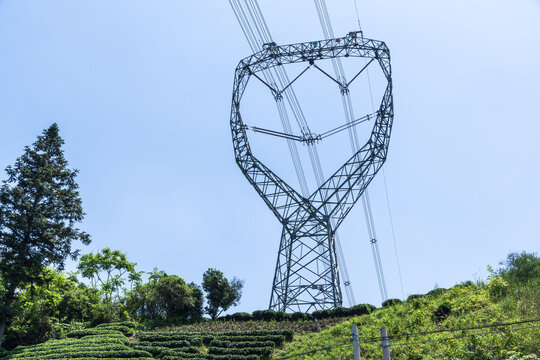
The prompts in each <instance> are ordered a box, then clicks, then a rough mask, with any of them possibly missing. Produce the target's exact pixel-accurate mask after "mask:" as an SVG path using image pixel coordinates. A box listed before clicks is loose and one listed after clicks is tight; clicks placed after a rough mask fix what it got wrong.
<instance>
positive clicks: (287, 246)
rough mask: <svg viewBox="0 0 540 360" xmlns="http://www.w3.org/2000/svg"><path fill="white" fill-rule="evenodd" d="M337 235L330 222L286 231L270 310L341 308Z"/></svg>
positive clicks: (281, 244) (310, 223) (313, 223)
mask: <svg viewBox="0 0 540 360" xmlns="http://www.w3.org/2000/svg"><path fill="white" fill-rule="evenodd" d="M341 304H342V296H341V288H340V285H339V275H338V267H337V259H336V248H335V240H334V232H333V230H332V228H331V226H330V224H329V223H328V222H326V223H323V222H314V221H308V222H307V223H305V224H304V225H303V226H302V227H300V229H297V230H295V231H291V230H289V229H287V227H284V229H283V232H282V235H281V242H280V247H279V251H278V259H277V263H276V271H275V274H274V284H273V286H272V295H271V298H270V309H273V310H275V311H304V312H307V311H314V310H323V309H330V308H334V307H337V306H341Z"/></svg>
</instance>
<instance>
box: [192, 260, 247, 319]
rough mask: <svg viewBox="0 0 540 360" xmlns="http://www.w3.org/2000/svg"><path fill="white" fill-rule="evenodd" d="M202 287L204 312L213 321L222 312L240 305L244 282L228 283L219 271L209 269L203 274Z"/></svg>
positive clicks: (235, 280) (236, 280)
mask: <svg viewBox="0 0 540 360" xmlns="http://www.w3.org/2000/svg"><path fill="white" fill-rule="evenodd" d="M202 287H203V289H204V291H205V292H206V301H207V306H206V307H205V310H206V312H207V313H208V315H210V316H211V317H212V319H215V318H216V317H218V316H219V314H221V313H222V312H223V311H227V309H229V308H230V307H231V306H236V305H238V304H239V303H240V298H241V297H242V288H243V287H244V282H243V281H242V280H239V279H236V278H233V279H232V280H231V281H229V280H227V279H226V278H225V276H224V275H223V273H222V272H221V271H219V270H216V269H212V268H210V269H208V270H206V272H205V273H204V274H203V283H202Z"/></svg>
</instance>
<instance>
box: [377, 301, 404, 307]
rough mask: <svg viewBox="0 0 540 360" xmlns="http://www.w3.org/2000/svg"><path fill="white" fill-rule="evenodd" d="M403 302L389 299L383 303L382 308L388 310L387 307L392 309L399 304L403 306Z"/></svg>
mask: <svg viewBox="0 0 540 360" xmlns="http://www.w3.org/2000/svg"><path fill="white" fill-rule="evenodd" d="M402 302H403V301H401V300H400V299H388V300H385V301H383V303H382V307H383V308H387V307H391V306H394V305H397V304H401V303H402Z"/></svg>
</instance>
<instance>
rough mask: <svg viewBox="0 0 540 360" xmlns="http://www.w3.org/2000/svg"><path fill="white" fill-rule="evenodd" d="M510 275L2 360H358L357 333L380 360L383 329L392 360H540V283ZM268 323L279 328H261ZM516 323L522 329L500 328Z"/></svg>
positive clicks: (133, 331)
mask: <svg viewBox="0 0 540 360" xmlns="http://www.w3.org/2000/svg"><path fill="white" fill-rule="evenodd" d="M502 275H504V276H493V277H492V278H491V280H490V281H489V282H488V283H487V284H484V283H480V284H474V283H472V282H467V283H464V284H460V285H456V286H454V287H452V288H450V289H435V290H432V291H430V292H429V293H428V294H425V295H411V296H409V298H408V299H407V300H406V301H404V302H401V301H399V300H390V301H387V302H386V303H385V304H384V307H382V308H379V309H374V310H372V311H371V312H369V313H367V314H364V315H360V316H352V317H351V316H348V317H342V318H337V317H335V315H336V314H339V313H342V314H343V313H347V309H342V310H338V311H335V310H334V311H327V312H319V313H318V314H315V315H316V316H319V317H324V316H328V317H329V318H327V319H322V318H321V319H319V320H315V319H313V318H307V319H303V320H291V319H290V318H289V319H283V320H276V317H277V318H279V316H280V315H279V314H280V313H274V312H257V313H256V314H248V315H250V316H247V315H245V314H244V315H242V316H236V318H243V319H244V320H243V321H242V320H238V319H236V320H225V319H222V320H217V321H206V322H201V323H197V324H191V325H185V326H179V327H174V328H162V329H157V330H154V331H148V330H142V329H141V325H140V324H137V323H134V322H123V323H114V324H101V325H99V326H97V327H94V328H89V329H85V330H78V331H72V332H70V333H68V334H67V336H68V338H66V339H60V340H50V341H47V342H45V343H43V344H39V345H33V346H26V347H18V348H16V349H14V350H13V351H11V352H5V353H4V354H3V355H4V356H3V357H1V359H2V360H8V359H78V358H84V359H87V360H88V359H109V360H112V359H166V360H180V359H207V360H214V359H231V360H256V359H268V358H281V357H285V356H291V355H297V354H302V353H307V354H304V355H300V356H295V357H294V358H295V359H351V358H352V345H351V342H350V338H351V325H352V324H356V325H357V326H358V330H359V334H360V348H361V356H362V358H363V359H379V358H381V356H382V355H381V349H380V338H379V336H380V334H379V329H380V328H382V327H385V328H387V329H388V334H389V336H390V343H391V353H392V358H393V359H443V358H444V359H536V358H537V355H538V354H539V353H540V351H539V350H540V322H538V321H530V320H538V319H539V318H540V312H539V304H540V303H539V301H538V300H539V299H540V287H539V286H538V285H539V282H538V278H533V279H527V280H526V281H521V282H520V281H512V280H511V281H507V280H510V279H511V276H509V275H508V274H502ZM505 278H506V279H507V280H505ZM261 314H263V315H264V316H265V317H274V319H270V320H253V316H254V315H255V317H257V316H259V317H260V316H263V315H261ZM332 314H334V315H332ZM311 316H313V315H311ZM231 318H235V316H232V317H228V319H231ZM250 318H251V319H250ZM524 321H528V322H524ZM508 323H514V324H513V325H506V326H501V325H500V324H508ZM470 328H473V329H470ZM458 329H469V330H458Z"/></svg>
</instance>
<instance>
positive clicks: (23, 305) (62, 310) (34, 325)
mask: <svg viewBox="0 0 540 360" xmlns="http://www.w3.org/2000/svg"><path fill="white" fill-rule="evenodd" d="M42 277H43V281H42V282H43V285H39V286H38V285H27V286H26V287H24V288H22V289H19V290H18V291H19V293H18V296H17V300H16V301H15V302H14V303H13V305H12V307H13V309H14V312H15V316H14V317H13V318H12V319H11V326H10V327H9V329H8V330H7V332H6V335H5V341H4V347H5V348H12V347H15V346H18V345H29V344H35V343H38V342H43V341H45V340H48V339H50V338H51V337H55V336H60V335H61V334H60V333H61V332H62V326H65V325H61V324H62V323H64V324H66V323H73V322H85V321H90V320H92V317H93V309H94V307H95V306H96V304H97V303H99V300H100V299H99V294H98V293H97V291H95V290H94V289H90V288H88V287H86V286H85V285H84V284H81V283H79V281H78V280H77V277H76V276H75V275H72V274H64V273H61V272H59V271H58V270H56V269H52V268H46V269H45V271H44V273H43V275H42Z"/></svg>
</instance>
